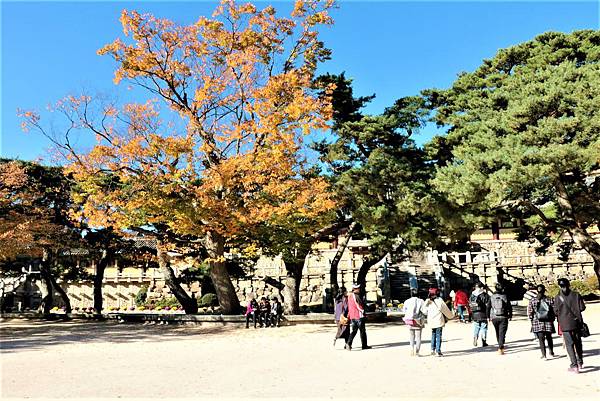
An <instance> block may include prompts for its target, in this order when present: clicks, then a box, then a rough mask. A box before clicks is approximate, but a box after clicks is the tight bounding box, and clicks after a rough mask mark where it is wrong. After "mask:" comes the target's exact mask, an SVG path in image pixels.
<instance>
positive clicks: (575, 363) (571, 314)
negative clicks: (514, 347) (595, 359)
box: [554, 278, 585, 373]
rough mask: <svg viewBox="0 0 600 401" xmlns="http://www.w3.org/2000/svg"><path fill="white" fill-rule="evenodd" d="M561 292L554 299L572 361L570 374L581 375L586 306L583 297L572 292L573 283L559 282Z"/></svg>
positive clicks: (565, 280) (562, 280) (555, 310)
mask: <svg viewBox="0 0 600 401" xmlns="http://www.w3.org/2000/svg"><path fill="white" fill-rule="evenodd" d="M558 286H559V287H560V292H559V293H558V295H557V296H556V297H554V312H555V313H556V317H557V318H558V323H559V324H560V327H561V329H562V332H563V341H564V343H565V345H566V348H567V353H568V354H569V359H570V360H571V366H570V367H569V369H568V370H569V372H573V373H579V370H580V369H581V368H583V345H582V343H581V328H582V327H583V316H582V314H581V312H582V311H584V310H585V304H584V303H583V299H582V298H581V295H579V294H578V293H577V292H575V291H572V290H571V283H570V282H569V280H567V279H566V278H561V279H559V280H558Z"/></svg>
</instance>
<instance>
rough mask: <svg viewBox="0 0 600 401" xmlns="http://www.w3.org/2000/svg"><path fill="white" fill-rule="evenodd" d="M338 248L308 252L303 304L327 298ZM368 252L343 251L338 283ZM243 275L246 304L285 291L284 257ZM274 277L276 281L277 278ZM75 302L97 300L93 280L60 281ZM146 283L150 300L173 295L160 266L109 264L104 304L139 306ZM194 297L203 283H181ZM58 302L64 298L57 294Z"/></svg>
mask: <svg viewBox="0 0 600 401" xmlns="http://www.w3.org/2000/svg"><path fill="white" fill-rule="evenodd" d="M335 252H336V250H335V249H324V250H320V251H319V253H318V254H314V255H310V256H309V257H307V260H306V262H305V266H304V270H303V274H302V279H301V281H300V305H301V306H317V305H323V304H324V302H325V296H326V289H329V288H330V279H329V266H330V263H331V260H332V259H333V257H334V256H335ZM364 258H365V255H364V254H362V253H354V252H352V251H351V250H347V251H346V252H344V254H343V256H342V259H341V260H340V263H339V266H338V283H340V285H341V286H346V287H347V288H350V287H351V285H352V283H353V282H354V281H355V279H356V276H357V274H358V271H359V269H360V266H361V265H362V263H363V260H364ZM173 267H174V270H175V271H176V274H177V271H178V270H181V269H183V268H184V267H185V261H183V262H182V261H179V262H177V263H174V265H173ZM377 269H378V266H373V267H371V269H370V271H369V272H368V273H367V277H366V290H367V300H369V301H377V300H379V299H380V298H381V291H380V290H379V288H378V287H377ZM246 273H247V274H246V276H245V277H242V278H232V281H233V285H234V287H235V289H236V292H237V294H238V297H239V299H240V302H241V304H242V305H246V302H247V301H248V299H249V297H250V295H254V296H256V297H258V298H260V297H263V296H265V297H269V298H272V297H273V296H277V297H279V298H280V299H281V290H280V289H279V288H277V286H274V285H272V284H275V282H277V283H281V284H283V283H284V281H285V276H286V275H285V265H284V263H283V261H282V260H281V259H280V258H273V259H270V258H261V259H259V260H258V261H257V263H256V265H255V266H254V267H253V268H252V269H251V271H248V272H246ZM273 280H274V281H273ZM61 285H62V286H63V288H64V289H65V291H66V292H67V294H68V295H69V298H70V299H71V305H72V307H74V308H75V307H79V308H88V307H92V306H93V303H94V295H93V284H92V282H91V281H77V282H66V283H61ZM144 286H145V287H147V288H148V299H160V298H170V297H171V296H172V295H171V292H170V290H169V288H168V287H167V286H166V284H165V282H164V280H163V278H162V275H161V273H160V271H159V269H155V268H146V269H144V268H136V267H125V268H122V269H120V270H119V269H117V268H115V267H111V268H108V269H106V272H105V278H104V283H103V289H102V291H103V300H104V307H105V308H107V309H108V308H111V307H114V308H123V307H131V306H135V297H136V295H137V294H138V292H139V291H140V290H141V289H142V288H143V287H144ZM182 287H183V288H184V290H185V291H186V292H187V293H188V294H190V296H193V297H195V298H196V299H199V298H200V297H201V296H202V295H203V294H202V291H201V287H200V283H199V282H192V283H190V284H189V285H188V284H182ZM56 301H57V304H58V305H60V299H59V298H58V297H57V298H56Z"/></svg>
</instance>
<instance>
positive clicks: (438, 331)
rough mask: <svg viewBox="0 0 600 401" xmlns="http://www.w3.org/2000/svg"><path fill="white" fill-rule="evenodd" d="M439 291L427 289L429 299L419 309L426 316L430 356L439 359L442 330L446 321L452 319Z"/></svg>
mask: <svg viewBox="0 0 600 401" xmlns="http://www.w3.org/2000/svg"><path fill="white" fill-rule="evenodd" d="M438 295H439V289H437V288H430V289H429V299H428V300H427V301H425V303H424V304H423V308H422V309H421V310H422V311H423V313H424V314H425V315H427V327H429V328H430V329H431V355H437V356H439V357H441V356H444V355H443V354H442V330H443V328H444V326H445V325H446V320H449V319H452V318H453V316H452V312H451V311H450V309H448V306H447V305H446V303H445V302H444V300H443V299H441V298H440V297H439V296H438Z"/></svg>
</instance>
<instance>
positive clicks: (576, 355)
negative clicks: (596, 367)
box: [563, 330, 583, 368]
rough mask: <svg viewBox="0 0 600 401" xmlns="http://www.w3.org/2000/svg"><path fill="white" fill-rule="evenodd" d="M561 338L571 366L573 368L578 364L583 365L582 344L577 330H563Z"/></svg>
mask: <svg viewBox="0 0 600 401" xmlns="http://www.w3.org/2000/svg"><path fill="white" fill-rule="evenodd" d="M563 339H564V341H565V346H566V347H567V353H568V354H569V359H570V360H571V367H572V368H574V367H576V366H577V365H578V364H579V365H583V346H582V344H581V334H580V333H579V331H575V330H574V331H563Z"/></svg>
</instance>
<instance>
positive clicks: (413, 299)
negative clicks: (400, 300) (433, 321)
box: [402, 288, 425, 356]
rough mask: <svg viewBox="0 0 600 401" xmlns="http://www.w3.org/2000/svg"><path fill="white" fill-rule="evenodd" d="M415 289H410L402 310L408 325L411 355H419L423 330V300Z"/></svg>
mask: <svg viewBox="0 0 600 401" xmlns="http://www.w3.org/2000/svg"><path fill="white" fill-rule="evenodd" d="M417 293H418V291H417V289H416V288H411V289H410V298H409V299H407V300H406V301H405V302H404V306H403V307H402V312H403V313H404V318H403V320H404V323H405V324H406V327H408V333H409V341H410V354H411V355H412V356H420V355H419V350H420V349H421V333H422V331H423V323H424V322H423V317H422V312H421V310H422V309H423V305H424V304H425V301H423V300H422V299H420V298H419V297H418V296H417Z"/></svg>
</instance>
